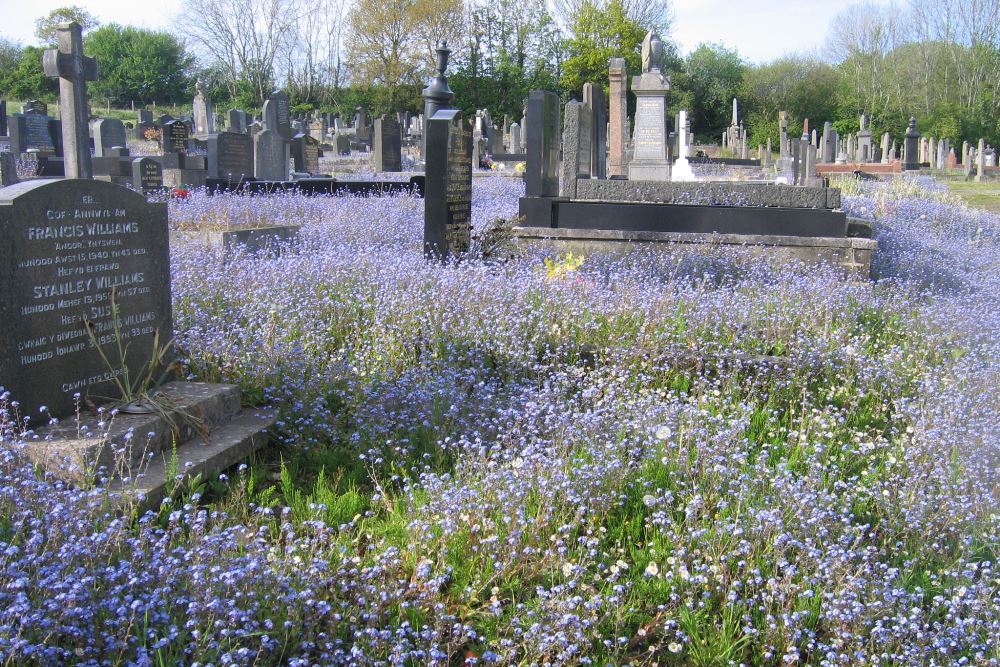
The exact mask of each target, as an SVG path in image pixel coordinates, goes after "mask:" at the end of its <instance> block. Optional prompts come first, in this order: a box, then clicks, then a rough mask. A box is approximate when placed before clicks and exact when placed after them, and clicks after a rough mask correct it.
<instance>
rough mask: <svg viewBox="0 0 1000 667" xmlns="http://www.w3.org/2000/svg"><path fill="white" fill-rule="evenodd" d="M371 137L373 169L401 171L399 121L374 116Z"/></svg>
mask: <svg viewBox="0 0 1000 667" xmlns="http://www.w3.org/2000/svg"><path fill="white" fill-rule="evenodd" d="M372 138H373V144H372V153H373V154H374V158H375V171H402V170H403V144H402V136H401V135H400V130H399V123H397V122H396V121H395V120H393V119H391V118H385V117H383V118H376V119H375V132H374V134H373V135H372Z"/></svg>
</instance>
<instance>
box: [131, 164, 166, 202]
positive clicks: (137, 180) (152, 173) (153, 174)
mask: <svg viewBox="0 0 1000 667" xmlns="http://www.w3.org/2000/svg"><path fill="white" fill-rule="evenodd" d="M132 187H133V188H135V189H136V190H138V191H139V192H142V193H144V194H145V193H148V192H153V191H156V190H159V189H160V188H162V187H163V166H162V165H161V164H160V163H159V162H158V161H156V160H154V159H153V158H149V157H141V158H137V159H135V160H132Z"/></svg>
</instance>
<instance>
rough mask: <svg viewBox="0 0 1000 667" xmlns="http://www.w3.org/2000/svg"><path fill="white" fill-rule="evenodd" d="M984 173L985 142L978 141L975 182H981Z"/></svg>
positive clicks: (982, 140)
mask: <svg viewBox="0 0 1000 667" xmlns="http://www.w3.org/2000/svg"><path fill="white" fill-rule="evenodd" d="M985 173H986V140H985V139H980V140H979V149H978V150H977V151H976V182H977V183H979V182H981V181H982V180H983V175H984V174H985Z"/></svg>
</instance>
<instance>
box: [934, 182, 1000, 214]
mask: <svg viewBox="0 0 1000 667" xmlns="http://www.w3.org/2000/svg"><path fill="white" fill-rule="evenodd" d="M945 183H946V185H947V186H948V189H949V190H950V191H951V192H952V193H954V194H956V195H958V196H959V197H961V198H962V201H964V202H965V203H966V204H968V205H969V206H971V207H973V208H982V209H986V210H987V211H993V212H994V213H1000V181H985V182H982V183H976V182H969V181H946V182H945Z"/></svg>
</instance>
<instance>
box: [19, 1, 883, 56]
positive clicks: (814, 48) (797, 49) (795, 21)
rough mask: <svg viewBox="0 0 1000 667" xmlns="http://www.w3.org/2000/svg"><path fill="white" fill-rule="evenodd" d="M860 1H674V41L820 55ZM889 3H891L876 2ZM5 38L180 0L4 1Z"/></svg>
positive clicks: (150, 10) (145, 13)
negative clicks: (81, 14) (843, 15)
mask: <svg viewBox="0 0 1000 667" xmlns="http://www.w3.org/2000/svg"><path fill="white" fill-rule="evenodd" d="M856 1H857V0H793V1H791V2H788V1H787V0H786V1H779V0H767V1H761V0H742V1H741V0H673V6H674V15H675V21H674V29H673V32H672V35H671V36H672V37H673V38H674V40H676V41H677V43H678V44H679V45H680V47H681V48H680V50H681V53H682V54H687V53H689V52H690V51H691V50H692V49H694V48H695V47H696V46H697V45H698V44H699V43H701V42H722V43H723V44H725V45H726V46H727V47H729V48H735V49H736V50H737V51H739V52H740V54H741V55H742V56H743V58H744V59H746V60H748V61H750V62H753V63H762V62H768V61H771V60H774V59H775V58H778V57H780V56H782V55H785V54H788V53H813V52H820V50H821V49H822V46H823V42H824V40H825V37H826V33H827V29H828V27H829V25H830V22H831V20H832V19H833V17H834V16H836V15H837V13H838V12H839V11H840V10H842V9H844V8H845V7H847V6H848V5H850V4H853V3H854V2H856ZM875 1H876V2H878V3H879V4H887V3H888V0H875ZM3 4H4V5H6V6H5V7H4V22H3V24H0V35H2V36H3V37H6V38H7V39H13V40H14V41H17V42H21V43H23V44H34V43H35V38H34V30H35V19H37V18H38V17H40V16H45V15H46V14H48V13H49V12H50V11H51V10H53V9H55V8H57V7H63V6H66V5H70V4H78V5H82V6H83V7H84V8H86V9H87V10H88V11H90V12H91V13H92V14H94V15H96V16H97V18H98V19H99V20H100V21H101V22H102V23H110V22H117V23H123V24H131V25H136V26H140V27H144V28H154V29H165V28H166V27H167V26H168V25H169V22H170V19H171V17H173V16H175V15H176V14H177V13H178V12H179V10H180V0H156V2H153V3H142V2H136V0H34V1H25V0H4V3H3Z"/></svg>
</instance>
